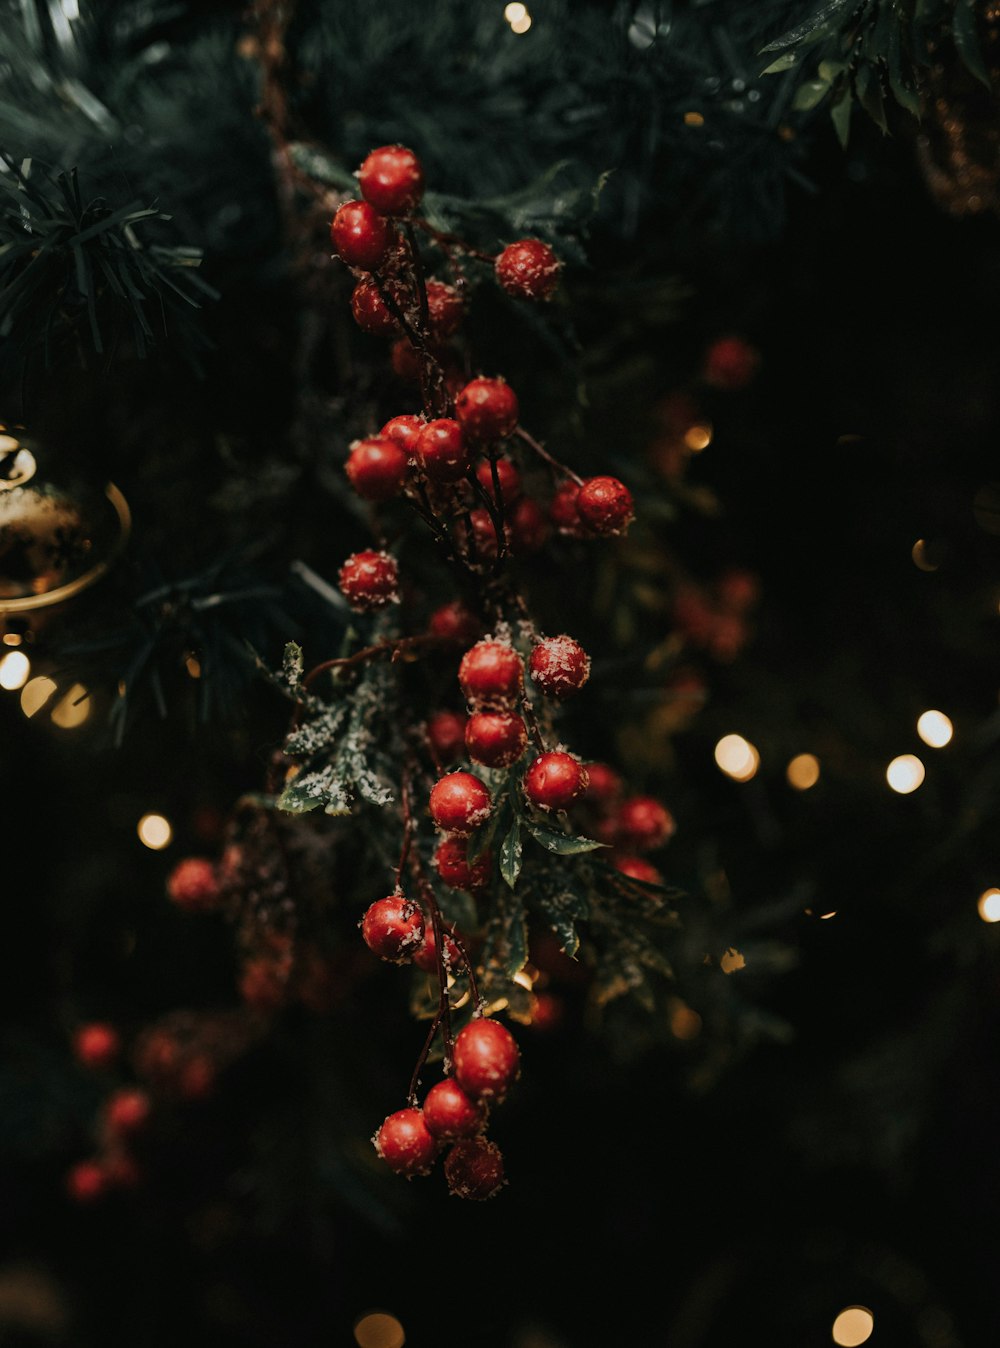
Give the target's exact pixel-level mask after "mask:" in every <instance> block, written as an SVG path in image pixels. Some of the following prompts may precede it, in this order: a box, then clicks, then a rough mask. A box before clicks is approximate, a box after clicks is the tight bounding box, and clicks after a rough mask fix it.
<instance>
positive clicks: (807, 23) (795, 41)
mask: <svg viewBox="0 0 1000 1348" xmlns="http://www.w3.org/2000/svg"><path fill="white" fill-rule="evenodd" d="M856 8H857V0H828V3H827V4H825V5H823V6H822V7H821V8H820V9H818V10H817V11H816V13H815V14H813V15H811V16H810V17H809V18H808V19H806V20H804V22H802V23H800V24H798V25H797V27H795V28H790V29H789V30H788V32H787V33H782V35H781V37H777V38H775V39H774V41H773V42H769V43H768V44H767V46H766V47H762V48H761V51H765V52H767V51H781V50H782V49H783V48H785V47H795V46H804V45H805V44H806V43H807V42H809V41H811V40H814V39H815V38H817V37H826V36H827V35H828V34H829V33H832V32H835V31H836V29H837V27H838V25H837V24H836V23H832V22H831V20H832V19H833V18H834V17H835V16H836V15H837V14H838V13H839V12H840V11H841V10H843V9H856ZM782 69H783V70H787V69H788V67H787V66H782ZM769 73H770V71H768V70H765V72H764V74H765V75H767V74H769Z"/></svg>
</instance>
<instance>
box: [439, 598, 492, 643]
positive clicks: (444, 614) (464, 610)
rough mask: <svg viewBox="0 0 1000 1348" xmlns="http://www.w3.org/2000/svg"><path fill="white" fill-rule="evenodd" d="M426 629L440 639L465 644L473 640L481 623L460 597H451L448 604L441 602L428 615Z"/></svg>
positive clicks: (478, 631)
mask: <svg viewBox="0 0 1000 1348" xmlns="http://www.w3.org/2000/svg"><path fill="white" fill-rule="evenodd" d="M427 630H428V631H429V632H430V633H431V635H432V636H435V637H440V639H441V640H442V641H448V642H454V643H455V644H456V645H462V646H465V645H467V644H468V643H469V642H470V641H475V639H476V637H478V636H479V633H480V632H481V631H482V624H481V623H480V621H479V619H478V618H477V617H476V615H475V614H474V613H473V612H472V610H471V609H470V608H468V607H467V605H465V604H463V603H462V601H461V599H453V600H452V601H451V603H450V604H442V605H441V607H440V608H438V609H435V610H434V612H433V613H432V614H431V616H430V621H429V622H428V624H427Z"/></svg>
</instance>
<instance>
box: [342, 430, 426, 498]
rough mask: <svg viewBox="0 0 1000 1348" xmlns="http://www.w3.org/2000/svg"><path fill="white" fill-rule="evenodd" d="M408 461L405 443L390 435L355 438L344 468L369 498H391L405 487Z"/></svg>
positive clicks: (353, 482) (357, 489) (362, 493)
mask: <svg viewBox="0 0 1000 1348" xmlns="http://www.w3.org/2000/svg"><path fill="white" fill-rule="evenodd" d="M409 463H410V460H409V456H408V455H407V453H406V450H405V449H404V448H403V446H402V445H400V444H398V443H397V442H396V441H395V440H390V439H389V437H388V436H385V437H382V436H378V437H374V438H372V439H371V440H356V441H355V442H354V444H353V445H352V446H351V452H350V454H349V456H348V459H347V463H346V464H345V466H344V471H345V472H346V473H347V477H348V480H349V481H350V484H351V486H352V487H353V488H354V490H355V491H356V492H357V493H358V495H359V496H363V497H364V498H365V500H366V501H388V500H389V498H390V497H392V496H398V495H399V493H400V492H401V491H402V489H403V483H404V482H405V481H406V470H407V468H408V467H409Z"/></svg>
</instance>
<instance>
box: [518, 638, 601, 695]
mask: <svg viewBox="0 0 1000 1348" xmlns="http://www.w3.org/2000/svg"><path fill="white" fill-rule="evenodd" d="M528 671H529V673H530V674H531V679H532V682H533V683H534V684H535V686H536V688H538V689H539V690H540V691H541V692H543V693H544V694H545V695H546V697H556V698H564V697H570V696H571V694H573V693H575V692H578V691H579V689H581V688H582V687H583V685H584V684H585V683H586V682H587V680H588V679H589V678H590V656H589V655H588V654H587V652H586V651H585V650H584V649H583V647H582V646H581V645H580V643H579V642H578V641H574V640H573V638H572V637H567V636H561V637H546V638H545V639H544V640H543V641H540V642H539V643H538V645H537V646H535V648H534V649H533V650H532V652H531V656H530V658H529V660H528Z"/></svg>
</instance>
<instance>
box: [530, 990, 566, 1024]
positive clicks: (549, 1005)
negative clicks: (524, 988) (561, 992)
mask: <svg viewBox="0 0 1000 1348" xmlns="http://www.w3.org/2000/svg"><path fill="white" fill-rule="evenodd" d="M565 1011H566V1007H565V1004H564V1002H563V999H562V998H561V997H558V996H556V994H555V993H554V992H538V993H536V994H535V999H534V1001H533V1002H532V1004H531V1028H532V1029H533V1030H540V1031H541V1032H542V1033H543V1034H545V1033H547V1032H548V1031H549V1030H554V1029H556V1027H557V1026H558V1025H559V1023H560V1022H561V1021H562V1019H563V1016H564V1014H565Z"/></svg>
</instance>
